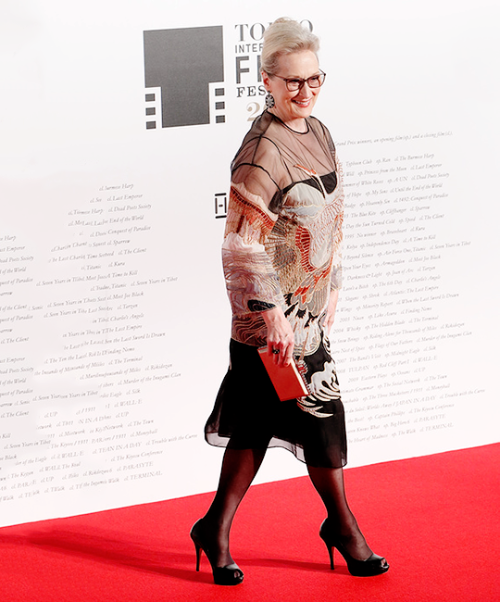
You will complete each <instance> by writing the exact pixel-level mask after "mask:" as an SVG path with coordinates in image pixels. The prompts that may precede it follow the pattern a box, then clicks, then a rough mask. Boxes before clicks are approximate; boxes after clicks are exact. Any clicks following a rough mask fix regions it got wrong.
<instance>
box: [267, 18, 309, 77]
mask: <svg viewBox="0 0 500 602" xmlns="http://www.w3.org/2000/svg"><path fill="white" fill-rule="evenodd" d="M302 50H311V51H312V52H314V54H316V55H317V54H318V50H319V38H318V36H317V35H315V34H313V33H312V32H311V31H309V30H308V29H306V28H305V27H303V26H302V25H301V24H300V23H299V22H298V21H294V20H293V19H288V18H287V17H281V18H280V19H276V21H274V23H271V25H269V27H268V28H267V29H266V31H265V32H264V46H263V48H262V56H261V67H262V70H263V71H265V72H266V73H268V74H269V75H273V74H275V71H276V69H277V66H278V60H279V58H280V57H281V56H283V55H284V54H291V53H292V52H300V51H302Z"/></svg>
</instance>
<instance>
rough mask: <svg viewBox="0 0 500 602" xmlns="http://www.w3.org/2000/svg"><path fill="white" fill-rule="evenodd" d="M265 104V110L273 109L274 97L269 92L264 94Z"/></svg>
mask: <svg viewBox="0 0 500 602" xmlns="http://www.w3.org/2000/svg"><path fill="white" fill-rule="evenodd" d="M264 101H265V103H266V109H272V108H273V107H274V104H275V103H274V97H273V95H272V94H271V92H268V93H267V94H266V97H265V99H264Z"/></svg>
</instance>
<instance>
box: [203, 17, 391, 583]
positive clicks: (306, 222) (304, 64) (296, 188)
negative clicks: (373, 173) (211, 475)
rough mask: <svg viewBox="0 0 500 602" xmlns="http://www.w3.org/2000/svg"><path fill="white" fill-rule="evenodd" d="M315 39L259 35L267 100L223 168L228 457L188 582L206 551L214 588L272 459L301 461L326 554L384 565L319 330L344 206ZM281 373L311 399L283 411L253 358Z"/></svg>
mask: <svg viewBox="0 0 500 602" xmlns="http://www.w3.org/2000/svg"><path fill="white" fill-rule="evenodd" d="M318 47H319V44H318V39H317V37H316V36H315V35H313V34H312V33H310V32H309V31H307V30H305V29H303V28H302V27H301V25H300V24H299V23H297V22H296V21H292V20H290V19H278V20H277V21H275V22H274V23H273V24H272V25H270V26H269V28H268V29H267V30H266V32H265V36H264V48H263V51H262V78H263V83H264V86H265V88H266V90H267V92H268V95H267V97H266V106H267V107H268V108H267V109H266V110H265V111H264V113H263V114H262V115H261V116H260V117H259V118H258V119H257V120H256V121H255V122H254V124H253V126H252V128H251V129H250V131H249V132H248V134H247V135H246V137H245V139H244V140H243V144H242V146H241V148H240V149H239V151H238V153H237V154H236V157H235V159H234V161H233V164H232V182H231V197H230V204H229V210H228V216H227V225H226V232H225V239H224V244H223V252H222V253H223V264H224V272H225V277H226V283H227V289H228V294H229V299H230V302H231V306H232V313H233V319H232V334H231V343H230V359H231V361H230V368H229V371H228V373H227V375H226V377H225V379H224V381H223V383H222V385H221V388H220V391H219V394H218V396H217V401H216V403H215V407H214V410H213V412H212V414H211V416H210V418H209V419H208V422H207V425H206V429H205V435H206V439H207V441H208V442H209V443H210V444H212V445H221V446H226V452H225V454H224V460H223V463H222V471H221V477H220V482H219V486H218V490H217V493H216V495H215V498H214V500H213V502H212V505H211V507H210V509H209V510H208V512H207V514H206V515H205V516H204V517H203V518H202V519H200V520H199V521H198V522H197V523H195V525H194V526H193V528H192V530H191V537H192V539H193V541H194V544H195V548H196V553H197V570H199V561H200V554H201V550H204V551H205V553H206V555H207V557H208V559H209V561H210V564H211V566H212V570H213V576H214V581H215V583H218V584H222V585H236V584H238V583H241V581H242V580H243V572H242V571H241V569H240V568H239V567H238V566H237V565H236V564H235V563H234V561H233V559H232V557H231V554H230V552H229V532H230V528H231V523H232V520H233V517H234V514H235V512H236V509H237V508H238V505H239V503H240V502H241V500H242V498H243V496H244V495H245V493H246V491H247V489H248V487H249V486H250V484H251V482H252V480H253V478H254V477H255V474H256V473H257V470H258V468H259V466H260V464H261V462H262V460H263V458H264V455H265V453H266V450H267V448H268V447H272V446H281V447H285V448H287V449H289V450H290V451H292V452H293V453H294V454H295V455H296V457H297V458H299V459H300V460H302V461H304V462H306V464H307V467H308V472H309V475H310V478H311V481H312V483H313V485H314V487H315V488H316V490H317V491H318V493H319V495H320V496H321V498H322V500H323V502H324V504H325V506H326V510H327V512H328V517H327V518H326V519H325V521H324V522H323V524H322V525H321V529H320V536H321V538H322V539H323V540H324V542H325V544H326V546H327V548H328V552H329V554H330V565H331V568H332V569H333V549H334V548H337V549H338V551H339V552H340V553H341V554H342V555H343V556H344V558H345V560H346V562H347V566H348V569H349V571H350V572H351V574H353V575H358V576H370V575H377V574H380V573H383V572H385V571H387V570H388V568H389V565H388V564H387V562H386V561H385V559H384V558H381V557H380V556H376V555H375V554H373V553H372V551H371V550H370V548H369V547H368V545H367V543H366V540H365V538H364V536H363V535H362V533H361V531H360V529H359V527H358V525H357V522H356V519H355V518H354V516H353V514H352V512H351V511H350V509H349V506H348V504H347V501H346V498H345V493H344V481H343V466H344V465H345V463H346V435H345V423H344V409H343V405H342V402H341V399H340V392H339V386H338V381H337V376H336V371H335V364H334V362H333V360H332V358H331V355H330V348H329V343H328V332H329V330H330V328H331V326H332V324H333V320H334V316H335V307H336V304H337V299H338V291H339V288H340V285H341V263H340V259H341V256H340V244H341V241H342V219H343V194H342V186H341V182H340V175H339V168H338V164H337V159H336V154H335V148H334V145H333V142H332V140H331V137H330V134H329V132H328V130H327V129H326V127H325V126H324V125H323V124H322V123H321V122H320V121H318V120H317V119H315V118H313V117H311V112H312V110H313V107H314V105H315V103H316V100H317V97H318V94H319V92H320V89H321V86H322V84H323V82H324V81H325V74H324V73H323V71H321V70H320V69H319V65H318V58H317V51H318ZM264 345H266V346H267V352H268V353H269V354H271V355H272V357H273V358H274V361H275V362H276V363H277V364H278V365H279V366H287V365H289V364H290V362H291V361H292V356H294V357H295V359H296V360H297V361H298V364H299V366H300V369H301V371H302V373H303V374H304V377H305V380H306V381H307V384H308V390H309V393H310V394H309V395H308V396H307V397H302V398H300V399H294V400H290V401H285V402H280V401H279V399H278V397H277V395H276V393H275V391H274V388H273V386H272V384H271V381H270V379H269V377H268V376H267V373H266V371H265V368H264V366H263V364H262V361H261V359H260V357H259V355H258V351H257V349H258V348H259V347H261V346H264Z"/></svg>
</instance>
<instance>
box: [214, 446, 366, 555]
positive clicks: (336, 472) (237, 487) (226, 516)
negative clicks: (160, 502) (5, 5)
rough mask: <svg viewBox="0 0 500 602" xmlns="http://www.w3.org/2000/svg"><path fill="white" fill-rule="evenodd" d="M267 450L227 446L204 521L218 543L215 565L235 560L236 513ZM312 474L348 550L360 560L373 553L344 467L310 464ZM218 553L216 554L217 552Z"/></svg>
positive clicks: (331, 521)
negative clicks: (349, 498) (232, 551)
mask: <svg viewBox="0 0 500 602" xmlns="http://www.w3.org/2000/svg"><path fill="white" fill-rule="evenodd" d="M265 454H266V449H230V448H228V449H226V452H225V454H224V460H223V462H222V469H221V475H220V480H219V486H218V488H217V493H216V494H215V497H214V500H213V502H212V505H211V506H210V508H209V510H208V512H207V514H206V515H205V517H204V520H203V531H204V532H205V536H206V537H208V538H210V539H211V540H212V541H214V542H215V544H216V545H214V546H213V547H212V549H213V551H214V552H215V551H217V553H216V557H214V558H213V559H212V561H213V562H214V563H215V566H226V565H228V564H231V563H232V562H233V559H232V557H231V554H230V552H229V533H230V530H231V525H232V522H233V518H234V515H235V513H236V510H237V509H238V506H239V505H240V502H241V500H242V499H243V497H244V495H245V493H246V492H247V491H248V488H249V487H250V485H251V483H252V481H253V479H254V477H255V475H256V474H257V471H258V470H259V468H260V465H261V464H262V460H263V459H264V456H265ZM308 471H309V476H310V477H311V481H312V483H313V485H314V487H315V488H316V490H317V492H318V493H319V495H320V496H321V499H322V500H323V503H324V504H325V507H326V510H327V512H328V519H329V523H330V525H331V526H332V527H333V528H334V529H337V530H338V535H339V536H340V538H341V539H342V543H343V544H344V546H345V548H346V549H347V551H348V552H349V553H350V554H351V556H353V557H354V558H356V559H358V560H364V559H365V558H368V556H370V554H371V553H372V552H371V550H370V548H369V547H368V545H367V543H366V540H365V538H364V537H363V534H362V533H361V531H360V529H359V527H358V524H357V522H356V519H355V518H354V515H353V514H352V512H351V510H350V508H349V506H348V504H347V500H346V497H345V491H344V472H343V469H342V468H317V467H312V466H308ZM214 555H215V554H214Z"/></svg>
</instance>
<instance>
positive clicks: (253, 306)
mask: <svg viewBox="0 0 500 602" xmlns="http://www.w3.org/2000/svg"><path fill="white" fill-rule="evenodd" d="M270 151H271V154H273V153H272V149H270ZM261 152H262V149H261ZM253 160H254V161H255V154H254V155H253ZM274 160H275V159H274V158H273V157H272V156H271V157H268V158H267V160H266V163H267V164H266V166H265V167H264V166H263V165H262V164H261V163H263V162H259V164H256V163H254V162H253V161H252V163H249V162H242V163H240V164H239V165H238V166H237V167H236V168H235V169H233V177H232V182H231V191H230V197H229V207H228V214H227V222H226V230H225V235H224V243H223V245H222V264H223V268H224V276H225V279H226V286H227V292H228V296H229V301H230V303H231V309H232V313H233V316H240V317H243V316H245V315H247V314H251V313H253V312H262V311H266V310H268V309H271V308H273V307H276V306H279V307H283V295H282V292H281V289H280V284H279V279H278V276H277V273H276V270H275V269H274V267H273V264H272V259H271V257H270V255H269V254H268V253H267V251H266V240H267V238H268V236H269V234H270V232H271V230H272V229H273V227H274V224H275V222H276V220H277V219H278V215H277V214H275V213H273V212H272V211H271V210H270V209H269V205H270V203H271V200H272V198H273V196H274V195H275V194H276V193H277V192H278V190H279V185H278V184H277V182H276V181H275V179H274V178H273V175H272V174H271V172H270V171H269V169H270V167H272V166H270V164H271V163H272V162H273V161H274Z"/></svg>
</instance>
